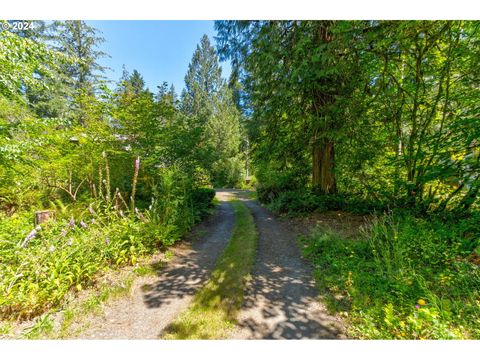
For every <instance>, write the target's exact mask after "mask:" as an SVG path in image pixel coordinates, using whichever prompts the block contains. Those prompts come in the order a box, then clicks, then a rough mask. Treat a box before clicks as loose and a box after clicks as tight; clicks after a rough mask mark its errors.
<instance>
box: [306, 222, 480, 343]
mask: <svg viewBox="0 0 480 360" xmlns="http://www.w3.org/2000/svg"><path fill="white" fill-rule="evenodd" d="M465 228H466V225H465V224H464V223H463V224H462V223H449V224H448V225H447V224H444V223H443V222H442V221H441V220H439V219H434V218H432V219H429V220H425V219H418V218H415V217H413V216H411V215H385V216H381V217H379V218H377V219H375V220H374V221H373V222H372V223H371V224H370V226H369V227H368V228H367V229H366V230H365V231H364V232H363V234H362V236H361V237H360V238H359V239H356V240H345V239H342V238H341V237H340V236H339V235H337V234H333V233H320V232H317V233H314V234H313V235H312V236H311V237H306V238H303V239H302V241H303V242H304V243H305V245H306V249H305V254H306V255H307V257H308V258H310V259H311V260H312V262H313V263H314V265H315V269H316V270H315V276H316V279H317V282H318V284H319V287H320V289H321V292H322V294H323V296H324V298H325V300H326V301H327V303H328V305H329V308H330V310H331V311H333V312H336V313H339V314H341V315H342V316H344V317H345V319H346V320H347V321H348V323H349V324H350V327H349V329H350V335H351V336H355V337H358V338H367V339H463V338H475V339H478V338H480V323H479V322H478V319H479V318H480V269H479V267H478V266H477V265H475V264H474V263H473V262H472V261H470V260H471V257H470V255H469V254H471V251H470V250H469V249H468V248H469V246H468V244H467V243H466V242H465Z"/></svg>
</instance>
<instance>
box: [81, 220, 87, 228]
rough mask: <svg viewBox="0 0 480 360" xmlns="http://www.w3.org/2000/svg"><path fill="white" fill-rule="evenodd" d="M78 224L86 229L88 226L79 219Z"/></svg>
mask: <svg viewBox="0 0 480 360" xmlns="http://www.w3.org/2000/svg"><path fill="white" fill-rule="evenodd" d="M80 226H81V227H83V228H84V229H86V228H87V227H88V226H87V224H85V223H84V222H83V220H81V221H80Z"/></svg>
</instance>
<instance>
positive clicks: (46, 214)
mask: <svg viewBox="0 0 480 360" xmlns="http://www.w3.org/2000/svg"><path fill="white" fill-rule="evenodd" d="M48 220H55V211H53V210H41V211H35V226H37V225H40V224H42V223H44V222H46V221H48Z"/></svg>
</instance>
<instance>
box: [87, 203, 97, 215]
mask: <svg viewBox="0 0 480 360" xmlns="http://www.w3.org/2000/svg"><path fill="white" fill-rule="evenodd" d="M88 211H89V212H90V214H92V215H95V211H93V209H92V206H91V205H90V206H89V207H88Z"/></svg>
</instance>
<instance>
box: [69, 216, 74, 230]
mask: <svg viewBox="0 0 480 360" xmlns="http://www.w3.org/2000/svg"><path fill="white" fill-rule="evenodd" d="M69 225H70V227H71V228H74V227H75V220H74V219H73V216H72V217H71V218H70V223H69Z"/></svg>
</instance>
